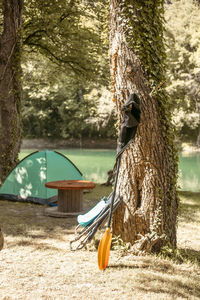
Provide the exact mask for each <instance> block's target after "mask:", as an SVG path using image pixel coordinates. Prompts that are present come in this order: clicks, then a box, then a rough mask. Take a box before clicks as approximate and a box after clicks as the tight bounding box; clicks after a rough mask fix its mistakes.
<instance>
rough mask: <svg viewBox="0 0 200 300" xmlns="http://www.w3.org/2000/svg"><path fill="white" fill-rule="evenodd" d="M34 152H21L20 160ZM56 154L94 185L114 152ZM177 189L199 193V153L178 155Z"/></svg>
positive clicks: (109, 166)
mask: <svg viewBox="0 0 200 300" xmlns="http://www.w3.org/2000/svg"><path fill="white" fill-rule="evenodd" d="M33 151H34V150H23V151H22V152H21V153H20V159H22V158H23V157H25V156H26V155H28V154H30V153H31V152H33ZM58 152H60V153H62V154H64V155H65V156H67V157H68V158H69V159H70V160H71V161H72V162H73V163H74V164H75V165H76V166H77V167H78V169H79V170H80V171H81V172H82V173H83V175H84V179H86V180H92V181H94V182H96V183H103V182H106V180H107V172H108V171H109V170H111V169H112V168H113V166H114V163H115V154H116V152H115V151H114V150H90V149H66V150H63V149H62V150H60V149H59V150H58ZM179 187H180V189H181V190H183V191H193V192H200V152H192V153H186V152H183V153H180V155H179Z"/></svg>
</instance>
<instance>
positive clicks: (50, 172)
mask: <svg viewBox="0 0 200 300" xmlns="http://www.w3.org/2000/svg"><path fill="white" fill-rule="evenodd" d="M69 179H76V180H81V179H82V174H81V172H80V171H79V170H78V169H77V167H76V166H75V165H74V164H73V163H72V162H71V161H70V160H69V159H68V158H67V157H65V156H64V155H62V154H61V153H59V152H56V151H49V150H43V151H36V152H34V153H31V154H30V155H28V156H26V157H25V158H24V159H23V160H21V161H20V162H19V164H18V165H17V166H16V167H15V168H14V169H13V170H12V171H11V172H10V174H9V175H8V176H7V178H6V180H5V182H4V184H3V185H2V187H1V188H0V199H7V200H15V201H24V202H26V201H27V202H35V203H41V204H48V203H50V202H51V201H52V200H53V199H55V196H56V195H57V190H54V189H48V188H46V187H45V183H46V182H49V181H55V180H69Z"/></svg>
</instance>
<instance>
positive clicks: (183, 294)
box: [0, 186, 200, 300]
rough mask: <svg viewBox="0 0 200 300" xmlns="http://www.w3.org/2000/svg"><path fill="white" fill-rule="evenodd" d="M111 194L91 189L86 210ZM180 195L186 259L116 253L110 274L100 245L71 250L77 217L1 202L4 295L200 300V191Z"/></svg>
mask: <svg viewBox="0 0 200 300" xmlns="http://www.w3.org/2000/svg"><path fill="white" fill-rule="evenodd" d="M109 192H110V188H107V187H102V186H97V187H96V188H95V190H93V191H92V192H90V193H86V194H85V195H84V199H85V208H88V207H91V206H93V205H94V204H95V203H96V202H97V201H98V199H100V197H101V196H102V194H103V195H108V194H109ZM180 196H181V207H180V216H179V225H178V249H179V251H178V253H179V257H181V259H179V261H175V260H170V259H167V258H162V257H156V256H154V255H148V256H143V257H136V256H133V255H131V254H128V253H127V254H126V255H122V252H121V251H111V253H110V263H109V267H108V268H107V269H106V270H105V271H104V272H101V271H99V270H98V266H97V250H95V249H94V247H91V249H90V248H89V249H87V250H86V249H83V250H81V251H77V252H70V250H69V239H71V238H72V237H73V231H74V227H75V225H76V219H75V218H52V217H47V216H44V213H43V212H44V207H43V206H40V205H34V204H23V203H19V202H8V201H0V226H1V227H2V231H3V232H4V237H5V246H4V249H3V250H2V251H1V252H0V274H1V276H0V299H6V300H7V299H20V300H22V299H33V300H38V299H79V300H80V299H94V300H95V299H98V300H99V299H103V300H104V299H112V300H114V299H124V300H127V299H153V300H154V299H155V300H157V299H159V300H160V299H167V300H169V299H200V230H199V229H200V193H189V192H182V193H181V194H180ZM103 232H104V230H103ZM180 261H181V262H180Z"/></svg>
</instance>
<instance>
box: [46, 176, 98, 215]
mask: <svg viewBox="0 0 200 300" xmlns="http://www.w3.org/2000/svg"><path fill="white" fill-rule="evenodd" d="M45 186H46V187H47V188H51V189H57V190H58V206H57V207H55V208H54V209H52V208H51V209H49V210H48V211H50V210H51V211H53V210H54V211H53V214H54V216H60V217H63V216H69V215H74V216H75V215H78V214H79V213H80V212H81V211H82V210H83V190H89V189H93V188H94V187H95V186H96V185H95V183H94V182H92V181H85V180H60V181H51V182H47V183H46V184H45ZM55 214H56V215H55ZM49 215H50V214H49ZM51 215H52V214H51Z"/></svg>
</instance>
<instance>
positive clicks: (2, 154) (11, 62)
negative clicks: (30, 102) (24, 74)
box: [0, 0, 23, 182]
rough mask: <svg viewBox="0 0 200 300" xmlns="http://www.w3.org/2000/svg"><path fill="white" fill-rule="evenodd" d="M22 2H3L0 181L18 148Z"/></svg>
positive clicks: (0, 64)
mask: <svg viewBox="0 0 200 300" xmlns="http://www.w3.org/2000/svg"><path fill="white" fill-rule="evenodd" d="M22 2H23V0H4V1H3V7H4V28H3V33H2V35H1V36H0V181H1V182H2V181H3V180H4V179H5V177H6V175H7V174H8V172H9V171H10V170H11V169H12V168H13V167H14V166H15V164H16V161H17V157H18V153H19V150H20V144H21V121H20V109H21V65H20V48H21V45H20V42H21V39H20V36H21V33H20V29H21V14H22Z"/></svg>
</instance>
